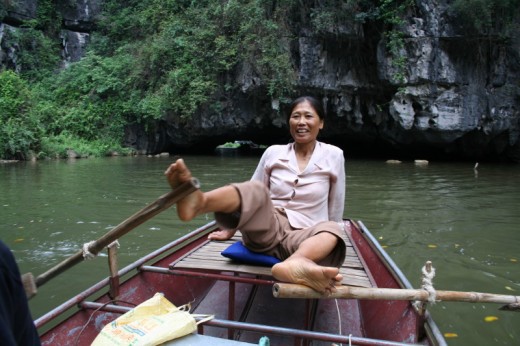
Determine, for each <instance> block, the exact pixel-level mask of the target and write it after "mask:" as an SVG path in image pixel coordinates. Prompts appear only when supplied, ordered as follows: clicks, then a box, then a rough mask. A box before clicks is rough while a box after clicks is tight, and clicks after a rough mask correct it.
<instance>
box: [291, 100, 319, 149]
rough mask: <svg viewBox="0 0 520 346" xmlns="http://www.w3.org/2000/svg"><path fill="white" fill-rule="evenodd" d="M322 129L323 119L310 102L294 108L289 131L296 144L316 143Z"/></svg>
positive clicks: (304, 102)
mask: <svg viewBox="0 0 520 346" xmlns="http://www.w3.org/2000/svg"><path fill="white" fill-rule="evenodd" d="M322 128H323V119H321V118H320V117H319V115H318V113H317V112H316V110H315V109H314V107H313V106H312V105H311V104H310V102H309V101H307V100H305V101H303V102H301V103H299V104H297V105H296V106H295V107H294V108H293V110H292V112H291V115H290V116H289V131H290V133H291V136H292V137H293V139H294V141H295V142H296V143H299V144H307V143H311V142H314V141H315V140H316V138H317V137H318V133H319V132H320V130H321V129H322Z"/></svg>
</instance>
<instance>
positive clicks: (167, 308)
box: [92, 293, 213, 346]
mask: <svg viewBox="0 0 520 346" xmlns="http://www.w3.org/2000/svg"><path fill="white" fill-rule="evenodd" d="M205 317H206V318H205V319H204V320H202V321H199V323H201V322H203V321H207V320H208V319H211V318H213V316H208V315H205ZM197 324H198V323H197V322H196V321H195V318H194V315H191V314H190V313H189V306H186V305H183V306H181V307H179V308H178V307H176V306H175V305H173V304H172V303H170V301H168V299H166V298H164V296H163V294H162V293H156V294H155V295H154V296H153V297H152V298H150V299H148V300H147V301H145V302H143V303H141V304H139V305H138V306H136V307H135V308H133V309H132V310H130V311H128V312H127V313H125V314H124V315H121V316H120V317H118V318H117V319H116V320H115V321H113V322H111V323H109V324H107V325H106V326H104V327H103V329H102V330H101V332H100V333H99V334H98V336H97V337H96V339H95V340H94V342H93V343H92V346H109V345H110V346H114V345H117V346H123V345H124V346H130V345H132V346H134V345H139V346H145V345H147V346H148V345H150V346H152V345H159V344H162V343H164V342H166V341H169V340H172V339H175V338H179V337H181V336H184V335H187V334H189V333H192V332H194V331H195V330H196V329H197Z"/></svg>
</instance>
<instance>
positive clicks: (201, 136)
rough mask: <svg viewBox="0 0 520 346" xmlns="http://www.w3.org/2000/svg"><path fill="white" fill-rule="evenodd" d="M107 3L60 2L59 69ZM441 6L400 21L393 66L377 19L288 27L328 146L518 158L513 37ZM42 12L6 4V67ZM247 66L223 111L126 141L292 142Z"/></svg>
mask: <svg viewBox="0 0 520 346" xmlns="http://www.w3.org/2000/svg"><path fill="white" fill-rule="evenodd" d="M102 2H103V1H102V0H82V1H76V2H70V1H66V0H61V1H59V2H58V3H59V4H60V5H59V6H60V9H61V14H62V16H63V18H64V20H63V30H62V34H61V39H62V42H63V60H64V62H65V63H66V62H68V61H76V60H78V59H80V58H81V56H82V55H83V53H84V49H85V47H86V45H87V44H88V41H89V35H90V34H91V33H92V30H93V28H94V27H95V21H96V18H97V16H98V15H99V13H100V8H101V5H100V4H102ZM71 3H73V4H74V5H71ZM447 3H448V1H447V0H424V1H417V2H416V5H415V8H414V11H413V12H410V13H408V14H407V18H406V19H407V20H406V24H405V25H403V26H402V28H401V30H402V32H404V33H405V36H404V43H405V45H404V47H403V48H402V49H401V50H400V52H399V55H400V57H401V58H404V59H403V61H404V67H402V70H400V71H396V64H395V63H394V61H393V60H394V59H396V57H395V56H391V55H390V54H389V53H388V49H387V47H386V46H385V44H384V41H383V37H382V36H381V32H380V31H378V30H377V28H375V27H374V25H375V24H374V23H368V24H367V23H366V24H364V25H360V24H348V23H347V24H345V25H344V26H343V27H341V28H339V29H338V28H334V30H333V29H332V28H331V30H330V32H320V33H317V32H315V31H313V30H312V28H311V27H310V26H309V25H308V23H306V22H305V21H302V22H299V23H295V25H294V27H292V28H291V30H292V34H293V35H294V37H295V39H294V40H293V41H292V43H291V46H290V47H288V49H290V50H291V52H292V57H293V60H294V66H296V67H297V71H296V73H297V75H298V81H297V86H296V90H297V91H298V94H313V95H316V96H318V97H320V98H322V99H323V100H324V102H325V104H326V108H327V112H328V116H329V117H328V119H327V121H326V127H325V130H324V131H323V133H322V135H321V136H322V137H321V138H322V139H323V140H324V141H329V142H331V143H334V144H336V145H339V146H341V147H342V148H343V149H344V150H345V152H346V154H347V155H349V152H372V153H373V152H379V153H383V154H384V155H386V156H387V157H388V158H390V157H392V158H407V157H410V158H412V157H413V158H428V157H433V156H437V157H445V158H446V157H459V158H465V159H474V160H480V159H490V158H507V159H509V160H514V161H520V140H519V134H520V39H519V38H518V37H519V35H512V38H511V39H509V40H504V39H500V38H498V37H490V36H486V37H478V35H477V37H475V36H471V37H470V36H468V35H467V34H464V33H463V32H462V31H461V30H460V27H459V23H458V22H457V20H456V18H453V17H452V16H451V13H450V12H449V10H448V6H447ZM4 4H5V2H4ZM37 5H38V2H37V0H30V1H22V2H16V3H15V2H13V3H12V4H11V5H10V6H9V7H8V8H7V9H4V12H5V13H6V15H5V16H4V18H3V20H2V23H1V24H0V46H1V48H2V49H1V51H0V64H1V65H3V66H8V67H10V68H16V45H13V44H8V43H7V42H6V40H4V41H2V37H3V36H4V33H5V32H7V31H8V30H23V29H21V28H19V27H18V26H17V25H19V23H20V22H21V21H23V20H26V19H27V18H34V16H35V12H36V11H35V9H36V6H37ZM0 13H1V11H0ZM517 19H518V18H517ZM296 24H297V25H296ZM516 24H517V30H518V24H519V23H516ZM253 70H254V69H252V68H251V66H249V65H248V64H247V63H246V62H244V63H242V64H241V65H240V66H238V67H237V69H236V70H235V75H234V76H233V78H234V80H235V83H236V85H238V86H239V88H237V90H238V91H237V92H236V93H235V94H234V95H233V97H232V98H230V99H228V100H226V101H223V102H222V104H223V107H222V109H221V110H220V112H219V113H216V112H215V111H213V110H211V109H210V108H209V107H207V108H202V109H200V111H199V112H198V113H197V114H196V115H195V116H194V117H193V118H192V119H191V120H189V121H188V122H181V121H179V120H178V119H176V118H175V117H170V116H168V115H165V117H164V119H163V120H161V121H158V122H157V124H156V126H155V129H154V130H153V131H152V132H151V133H150V132H147V133H145V131H144V129H143V128H141V127H140V126H137V125H135V126H129V127H128V129H127V140H126V141H127V143H128V144H129V145H132V146H134V147H135V148H136V149H138V150H142V151H144V152H148V153H157V152H161V151H167V150H169V151H172V152H174V151H176V150H181V149H187V150H190V149H194V148H200V147H201V145H206V146H214V145H216V144H220V143H221V142H223V141H228V140H234V139H252V140H254V141H256V142H260V143H265V144H270V143H275V142H278V143H281V142H285V141H287V140H288V136H287V133H286V130H285V129H284V123H285V120H284V117H283V115H282V112H280V110H283V109H284V107H285V105H286V104H285V103H284V102H283V101H281V100H272V99H270V98H269V97H268V96H267V94H266V92H265V87H264V86H263V85H262V80H261V79H259V78H258V76H256V75H255V74H254V72H252V71H253ZM396 76H400V78H396Z"/></svg>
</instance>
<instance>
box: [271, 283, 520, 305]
mask: <svg viewBox="0 0 520 346" xmlns="http://www.w3.org/2000/svg"><path fill="white" fill-rule="evenodd" d="M273 295H274V296H275V297H276V298H341V299H368V300H411V301H416V300H418V301H428V300H429V298H430V294H429V293H428V292H427V291H425V290H421V289H399V288H366V287H354V286H337V287H336V292H334V293H331V294H330V295H329V296H325V295H322V294H320V293H319V292H317V291H315V290H313V289H312V288H310V287H307V286H303V285H297V284H288V283H276V284H274V285H273ZM435 300H436V301H456V302H469V303H499V304H518V303H520V296H511V295H502V294H492V293H479V292H460V291H436V294H435Z"/></svg>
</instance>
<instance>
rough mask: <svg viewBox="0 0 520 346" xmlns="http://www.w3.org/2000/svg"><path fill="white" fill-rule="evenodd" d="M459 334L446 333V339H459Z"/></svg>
mask: <svg viewBox="0 0 520 346" xmlns="http://www.w3.org/2000/svg"><path fill="white" fill-rule="evenodd" d="M458 336H459V334H457V333H444V337H445V338H457V337H458Z"/></svg>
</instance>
